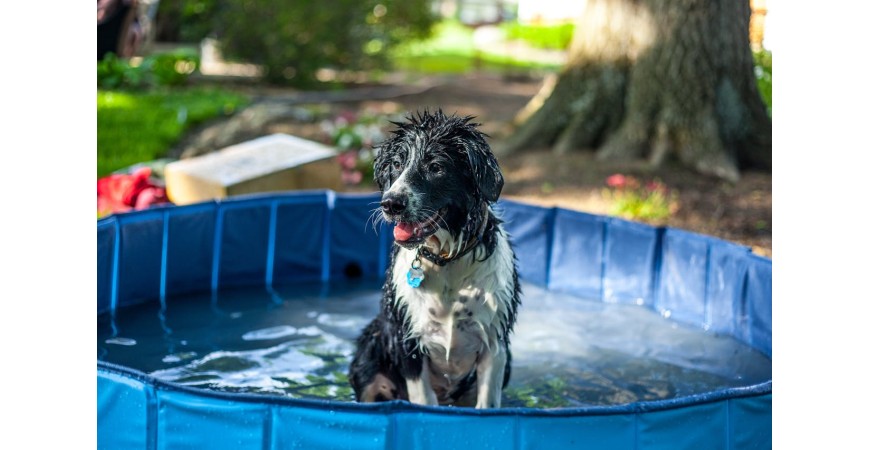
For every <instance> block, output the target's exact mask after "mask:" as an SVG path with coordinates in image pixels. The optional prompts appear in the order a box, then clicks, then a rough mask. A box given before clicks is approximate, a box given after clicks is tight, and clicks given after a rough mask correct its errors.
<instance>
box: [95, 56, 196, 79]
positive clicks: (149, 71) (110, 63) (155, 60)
mask: <svg viewBox="0 0 870 450" xmlns="http://www.w3.org/2000/svg"><path fill="white" fill-rule="evenodd" d="M197 68H199V55H198V54H197V52H196V51H195V50H193V49H179V50H175V51H171V52H164V53H155V54H153V55H149V56H146V57H145V58H143V59H142V60H141V61H140V62H139V63H138V64H136V65H134V64H131V60H128V59H121V58H118V57H117V56H116V55H115V54H113V53H109V54H107V55H106V57H105V58H103V60H102V61H97V86H98V87H100V88H103V89H120V88H132V89H137V88H144V87H153V86H180V85H183V84H186V83H187V79H188V77H189V76H190V74H192V73H193V72H194V71H196V69H197Z"/></svg>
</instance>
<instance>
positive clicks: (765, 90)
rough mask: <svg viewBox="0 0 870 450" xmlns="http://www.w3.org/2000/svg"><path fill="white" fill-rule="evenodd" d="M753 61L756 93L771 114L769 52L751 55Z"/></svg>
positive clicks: (771, 56)
mask: <svg viewBox="0 0 870 450" xmlns="http://www.w3.org/2000/svg"><path fill="white" fill-rule="evenodd" d="M752 56H753V59H754V60H755V79H756V82H757V84H758V92H759V93H760V94H761V98H762V99H763V100H764V103H765V104H766V105H767V113H768V114H770V115H772V113H773V55H772V54H771V53H770V50H760V51H757V52H753V53H752Z"/></svg>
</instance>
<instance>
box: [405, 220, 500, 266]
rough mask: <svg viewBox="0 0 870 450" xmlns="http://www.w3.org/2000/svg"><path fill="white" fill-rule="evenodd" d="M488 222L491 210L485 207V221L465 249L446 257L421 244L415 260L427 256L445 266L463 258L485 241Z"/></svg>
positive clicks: (435, 262)
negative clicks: (484, 236) (484, 234)
mask: <svg viewBox="0 0 870 450" xmlns="http://www.w3.org/2000/svg"><path fill="white" fill-rule="evenodd" d="M487 224H489V211H488V209H486V208H484V216H483V221H482V222H481V224H480V227H478V229H477V235H476V236H474V241H472V242H471V243H470V244H469V245H467V246H466V247H465V248H464V249H462V251H461V252H459V254H457V255H456V256H453V257H444V256H441V255H436V254H434V253H432V252H431V251H429V249H427V248H426V247H423V246H420V248H419V250H417V257H416V258H415V259H414V261H419V260H420V257H421V256H422V257H424V258H426V259H427V260H429V261H430V262H432V263H434V264H437V265H439V266H441V267H444V266H445V265H447V263H449V262H450V261H453V260H456V259H459V258H462V257H463V256H465V255H467V254H468V253H469V252H470V251H472V250H474V249H475V248H476V247H477V246H478V244H480V243H481V242H482V241H483V233H484V232H485V231H486V226H487ZM413 265H414V264H413V263H412V264H411V266H412V267H413ZM421 272H422V271H421Z"/></svg>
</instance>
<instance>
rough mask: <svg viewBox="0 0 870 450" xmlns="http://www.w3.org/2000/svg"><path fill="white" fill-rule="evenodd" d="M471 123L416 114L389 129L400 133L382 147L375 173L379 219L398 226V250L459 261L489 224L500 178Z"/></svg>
mask: <svg viewBox="0 0 870 450" xmlns="http://www.w3.org/2000/svg"><path fill="white" fill-rule="evenodd" d="M472 119H473V118H472V117H457V116H455V115H454V116H446V115H445V114H444V113H443V112H441V111H440V110H439V111H438V112H435V113H430V112H429V111H424V112H422V113H417V115H416V116H414V115H411V116H409V117H408V118H407V121H406V122H404V123H394V124H395V125H396V126H397V127H398V128H397V129H396V130H395V131H393V134H392V136H391V137H390V138H389V139H388V140H387V141H386V142H384V143H383V144H382V145H381V146H380V148H379V150H378V155H377V157H376V158H375V162H374V171H375V179H376V180H377V182H378V186H379V187H380V189H381V192H382V193H383V196H382V198H381V212H382V214H383V217H384V218H385V219H386V220H387V221H389V222H395V223H396V228H395V230H394V232H393V235H394V237H395V239H396V242H397V243H398V244H400V245H402V246H403V247H405V248H415V247H418V246H420V245H421V244H425V245H426V246H427V248H428V249H429V250H430V251H432V252H433V253H435V254H441V255H448V256H452V255H456V253H458V252H460V251H461V250H462V247H463V246H464V245H465V244H466V243H468V242H469V239H471V238H472V237H474V236H475V235H476V234H477V233H478V232H479V230H480V229H481V227H483V224H484V223H485V221H486V220H487V219H486V210H487V207H488V206H489V204H490V203H492V202H495V201H496V200H497V199H498V197H499V195H500V194H501V189H502V186H503V185H504V179H503V177H502V174H501V170H500V169H499V167H498V162H497V161H496V159H495V156H494V155H493V154H492V150H491V149H490V148H489V145H488V144H487V142H486V139H485V135H484V134H483V133H481V132H480V131H478V129H477V127H478V125H479V124H476V123H472V122H471V120H472Z"/></svg>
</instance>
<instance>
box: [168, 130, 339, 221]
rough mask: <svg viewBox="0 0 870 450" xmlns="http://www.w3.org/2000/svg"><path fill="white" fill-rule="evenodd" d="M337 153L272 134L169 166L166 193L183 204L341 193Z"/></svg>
mask: <svg viewBox="0 0 870 450" xmlns="http://www.w3.org/2000/svg"><path fill="white" fill-rule="evenodd" d="M337 155H338V152H337V151H336V150H335V149H333V148H332V147H328V146H326V145H323V144H320V143H317V142H313V141H309V140H307V139H302V138H299V137H296V136H290V135H287V134H272V135H269V136H264V137H261V138H257V139H253V140H250V141H247V142H243V143H241V144H237V145H233V146H230V147H227V148H224V149H221V150H218V151H215V152H212V153H208V154H205V155H202V156H197V157H193V158H187V159H182V160H179V161H174V162H171V163H169V164H167V165H166V168H165V169H164V178H165V180H166V193H167V195H168V197H169V199H170V200H171V201H172V202H173V203H175V204H179V205H184V204H189V203H196V202H201V201H206V200H211V199H216V198H225V197H230V196H234V195H240V194H252V193H258V192H274V191H287V190H299V189H333V190H341V189H342V187H343V185H342V182H341V168H340V166H339V164H338V162H337V161H336V156H337Z"/></svg>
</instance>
